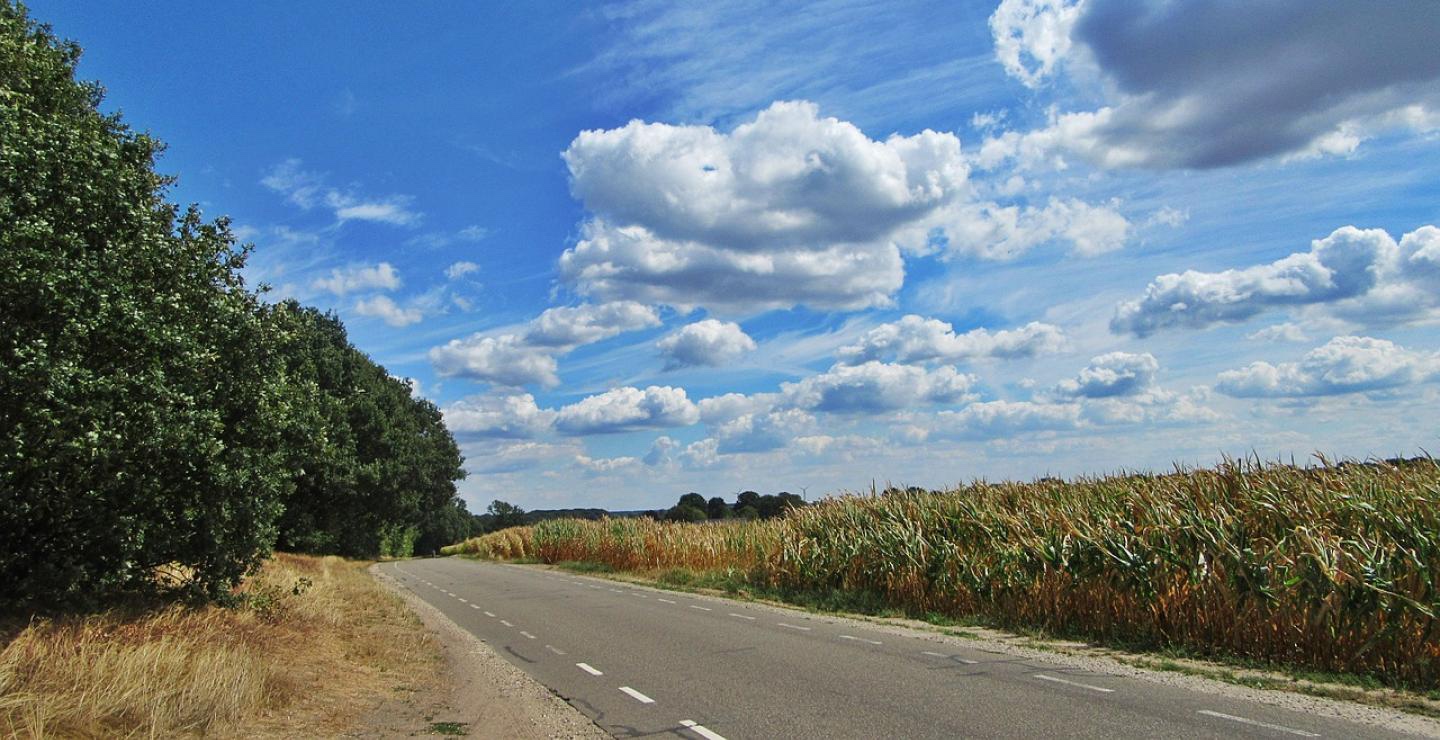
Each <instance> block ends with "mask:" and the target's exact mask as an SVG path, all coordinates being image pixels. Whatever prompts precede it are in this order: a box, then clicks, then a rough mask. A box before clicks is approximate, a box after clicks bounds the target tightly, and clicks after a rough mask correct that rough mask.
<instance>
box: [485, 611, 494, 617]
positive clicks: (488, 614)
mask: <svg viewBox="0 0 1440 740" xmlns="http://www.w3.org/2000/svg"><path fill="white" fill-rule="evenodd" d="M485 616H487V617H489V618H491V619H494V618H495V613H494V612H485Z"/></svg>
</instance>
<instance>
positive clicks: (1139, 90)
mask: <svg viewBox="0 0 1440 740" xmlns="http://www.w3.org/2000/svg"><path fill="white" fill-rule="evenodd" d="M1077 9H1078V14H1077ZM1433 16H1434V9H1433V7H1432V6H1431V5H1430V4H1429V3H1426V2H1392V3H1381V4H1378V5H1377V4H1370V3H1335V4H1329V5H1325V6H1323V7H1319V6H1316V5H1315V4H1314V3H1311V2H1307V1H1306V0H1280V1H1279V2H1270V3H1266V4H1264V5H1258V6H1254V7H1250V8H1247V9H1246V12H1244V13H1236V12H1230V11H1229V10H1226V9H1224V8H1221V7H1219V6H1217V5H1215V4H1213V3H1173V2H1162V1H1160V0H1155V1H1154V2H1150V3H1146V4H1145V6H1144V7H1138V8H1137V7H1136V4H1135V3H1134V2H1132V0H1088V1H1087V2H1084V3H1078V4H1072V3H1060V2H1043V1H1041V2H1035V1H1025V0H1020V1H1014V0H1006V2H1003V3H1002V4H1001V6H1000V8H999V9H998V10H997V11H996V15H995V16H994V17H992V19H991V27H992V30H993V31H994V35H995V41H996V55H997V57H999V58H1000V59H1001V61H1002V63H1004V64H1005V66H1006V69H1007V70H1008V71H1009V72H1011V74H1013V75H1014V76H1016V77H1017V78H1019V79H1020V80H1021V81H1022V82H1024V83H1026V84H1027V85H1031V86H1034V85H1035V84H1037V83H1038V81H1039V80H1040V79H1042V78H1043V77H1044V76H1045V75H1046V74H1048V73H1050V72H1052V71H1053V70H1054V69H1057V68H1059V67H1061V66H1062V65H1064V64H1065V63H1066V62H1067V61H1068V62H1075V61H1078V60H1081V59H1083V60H1084V64H1083V65H1081V66H1083V67H1084V68H1085V69H1086V70H1087V74H1088V70H1092V69H1093V70H1094V72H1095V73H1097V74H1098V76H1099V82H1100V84H1099V85H1097V86H1096V87H1097V88H1099V90H1100V91H1101V93H1102V94H1103V96H1104V97H1106V98H1108V99H1109V102H1110V104H1109V105H1106V106H1103V107H1100V108H1098V109H1096V110H1094V111H1078V112H1073V113H1059V112H1054V113H1052V115H1051V117H1050V121H1049V124H1048V125H1047V126H1046V127H1045V128H1043V129H1039V130H1036V131H1031V132H1029V133H1025V134H1020V133H1016V132H1008V133H1006V134H1004V135H1002V136H1000V137H996V138H993V139H991V140H990V141H988V142H987V143H986V145H985V146H984V147H982V157H981V160H980V161H981V163H982V166H985V167H993V166H995V165H996V164H998V163H999V161H1001V160H1003V159H1006V158H1010V157H1015V158H1018V159H1019V160H1021V162H1022V163H1026V164H1040V163H1054V162H1055V160H1056V159H1057V158H1058V157H1061V156H1063V155H1065V154H1075V155H1078V156H1081V157H1083V158H1085V159H1088V160H1090V161H1091V162H1093V163H1096V164H1099V165H1101V166H1107V167H1155V168H1162V167H1184V168H1206V167H1220V166H1226V165H1232V164H1238V163H1242V162H1247V161H1252V160H1256V159H1261V158H1265V157H1272V156H1286V155H1289V156H1316V155H1321V154H1348V153H1350V152H1352V151H1354V149H1355V147H1356V146H1358V145H1359V143H1360V142H1361V141H1362V140H1364V139H1365V138H1367V137H1370V136H1373V135H1376V134H1378V133H1381V132H1384V131H1387V130H1412V131H1429V130H1434V129H1435V128H1437V127H1440V85H1437V84H1436V83H1437V81H1440V57H1437V55H1436V54H1434V49H1433V46H1434V31H1433V23H1431V21H1432V20H1433ZM1027 55H1028V57H1029V59H1028V61H1027V59H1026V56H1027ZM1082 81H1083V80H1082ZM986 150H988V151H986Z"/></svg>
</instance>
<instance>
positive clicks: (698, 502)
mask: <svg viewBox="0 0 1440 740" xmlns="http://www.w3.org/2000/svg"><path fill="white" fill-rule="evenodd" d="M675 505H676V506H689V507H691V508H695V509H699V510H701V511H704V510H705V507H706V503H705V497H704V496H701V495H700V494H698V493H687V494H685V495H684V496H681V497H680V501H679V502H677V503H676V504H675Z"/></svg>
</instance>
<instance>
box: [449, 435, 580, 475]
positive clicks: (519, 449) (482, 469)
mask: <svg viewBox="0 0 1440 740" xmlns="http://www.w3.org/2000/svg"><path fill="white" fill-rule="evenodd" d="M460 452H461V454H463V455H464V456H465V469H466V470H467V471H469V472H470V473H473V474H477V475H496V474H502V473H516V472H520V471H525V470H534V469H536V468H543V467H545V466H547V465H551V464H553V463H554V462H555V461H557V460H569V459H573V458H575V457H577V456H579V455H581V454H583V451H582V450H581V448H580V446H579V443H578V441H571V442H564V443H560V444H556V443H553V442H539V441H533V440H513V439H483V440H478V441H476V442H470V443H466V444H462V445H461V446H460ZM472 480H473V479H472Z"/></svg>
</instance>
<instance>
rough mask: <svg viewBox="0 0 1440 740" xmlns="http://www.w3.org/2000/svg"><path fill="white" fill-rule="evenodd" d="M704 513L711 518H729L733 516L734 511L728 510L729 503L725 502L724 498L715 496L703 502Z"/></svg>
mask: <svg viewBox="0 0 1440 740" xmlns="http://www.w3.org/2000/svg"><path fill="white" fill-rule="evenodd" d="M705 515H706V516H708V517H710V518H711V519H729V518H730V517H732V516H734V512H732V511H730V505H729V504H727V503H725V499H723V498H720V497H719V496H716V497H714V498H712V499H710V500H709V501H707V502H705Z"/></svg>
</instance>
